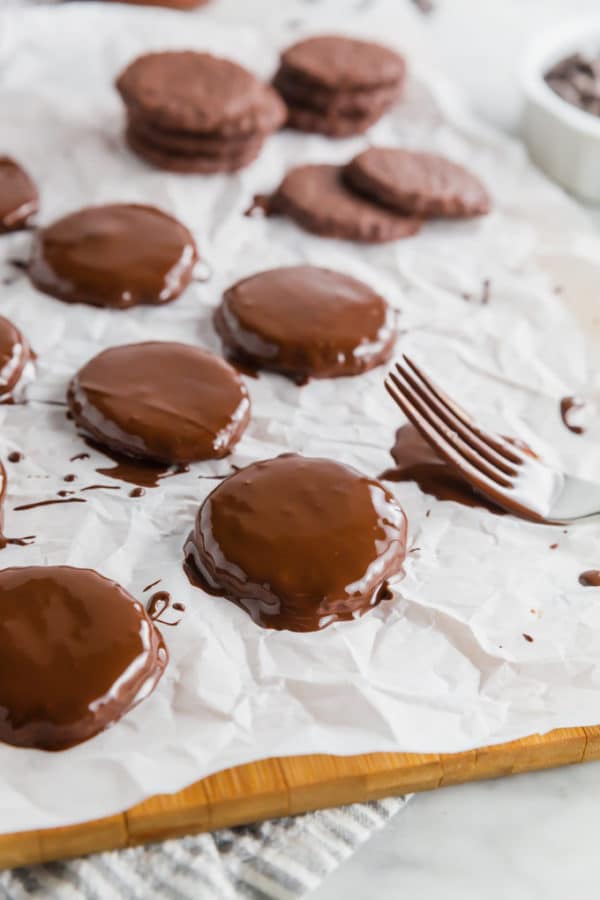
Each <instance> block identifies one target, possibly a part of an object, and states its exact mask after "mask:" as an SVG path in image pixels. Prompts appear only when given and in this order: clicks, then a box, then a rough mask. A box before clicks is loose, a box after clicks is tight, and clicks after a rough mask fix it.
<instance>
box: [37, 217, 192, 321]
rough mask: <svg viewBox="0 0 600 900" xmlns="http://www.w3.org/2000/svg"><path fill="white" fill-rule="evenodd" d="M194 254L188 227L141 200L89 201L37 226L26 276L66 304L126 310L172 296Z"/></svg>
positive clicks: (185, 280)
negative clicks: (104, 203) (103, 203)
mask: <svg viewBox="0 0 600 900" xmlns="http://www.w3.org/2000/svg"><path fill="white" fill-rule="evenodd" d="M197 259H198V254H197V250H196V245H195V243H194V238H193V237H192V235H191V234H190V232H189V231H188V229H187V228H186V227H185V226H184V225H182V224H181V222H178V221H177V219H174V218H173V217H172V216H169V215H167V214H166V213H164V212H161V210H159V209H156V208H155V207H153V206H143V205H140V204H126V203H113V204H111V205H108V206H90V207H87V208H85V209H81V210H78V211H77V212H74V213H71V214H70V215H68V216H64V218H62V219H59V220H58V221H56V222H54V223H53V224H52V225H48V226H46V228H41V229H40V230H39V231H38V232H37V233H36V235H35V239H34V243H33V250H32V256H31V261H30V264H29V276H30V278H31V280H32V282H33V283H34V285H35V286H36V287H37V288H38V289H39V290H40V291H43V292H44V293H45V294H50V295H51V296H52V297H57V298H58V299H59V300H64V301H66V302H68V303H87V304H89V305H90V306H108V307H112V308H115V309H127V308H129V307H131V306H138V305H141V304H145V305H158V304H162V303H169V302H170V301H171V300H175V299H176V297H178V296H179V295H180V294H181V292H182V291H183V290H184V289H185V288H186V287H187V286H188V284H189V282H190V280H191V277H192V270H193V267H194V263H195V262H196V260H197Z"/></svg>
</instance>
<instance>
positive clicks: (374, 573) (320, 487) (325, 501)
mask: <svg viewBox="0 0 600 900" xmlns="http://www.w3.org/2000/svg"><path fill="white" fill-rule="evenodd" d="M185 555H186V571H187V573H188V577H190V580H191V581H192V583H195V584H199V585H201V586H203V587H207V588H208V590H209V591H210V592H212V593H217V594H221V595H224V596H225V597H227V598H228V599H229V600H232V601H233V602H234V603H236V604H237V605H238V606H241V607H242V608H243V609H244V610H246V612H247V613H248V614H249V615H250V616H251V617H252V618H253V619H254V621H255V622H257V623H258V624H259V625H262V626H263V627H265V628H277V629H288V630H290V631H316V630H317V629H320V628H324V627H326V626H327V625H330V624H331V623H332V622H335V621H339V620H344V619H353V618H356V617H357V616H360V615H362V614H363V613H365V612H367V611H368V610H369V609H371V607H373V606H375V605H376V604H377V603H379V602H380V601H381V600H382V599H384V597H385V596H386V587H387V584H386V583H387V580H388V578H390V577H391V576H393V575H397V574H398V573H399V572H400V571H401V567H402V563H403V561H404V557H405V555H406V517H405V515H404V512H403V511H402V509H401V508H400V506H399V505H398V504H397V502H396V501H395V500H394V498H393V497H392V495H391V494H390V493H389V492H388V491H387V490H386V489H385V488H384V487H383V485H382V484H380V483H379V482H378V481H375V480H374V479H372V478H368V477H367V476H366V475H362V474H361V473H360V472H357V471H356V470H355V469H351V468H349V467H348V466H343V465H340V464H339V463H336V462H332V461H331V460H328V459H307V458H304V457H302V456H296V455H294V454H285V455H284V456H279V457H277V458H276V459H269V460H265V461H264V462H258V463H254V464H253V465H251V466H248V467H247V468H245V469H242V470H240V471H239V472H236V473H235V474H234V475H231V476H230V477H229V478H227V479H226V480H225V481H223V482H222V483H221V484H220V485H219V486H218V487H216V488H215V490H214V491H213V492H212V493H211V494H209V496H208V497H207V498H206V500H205V501H204V503H203V504H202V506H201V507H200V509H199V511H198V515H197V518H196V525H195V528H194V531H193V533H192V534H191V535H190V537H189V539H188V542H187V545H186V548H185Z"/></svg>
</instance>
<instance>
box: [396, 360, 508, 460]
mask: <svg viewBox="0 0 600 900" xmlns="http://www.w3.org/2000/svg"><path fill="white" fill-rule="evenodd" d="M403 359H404V361H405V362H406V364H407V365H408V366H410V368H411V369H412V370H413V372H414V373H415V375H417V376H418V377H419V378H420V380H421V381H422V382H423V384H424V385H425V386H426V388H428V389H429V391H430V392H431V394H433V395H434V396H435V397H436V398H437V400H438V401H439V402H440V403H441V404H443V406H444V407H445V408H446V410H447V411H448V412H449V413H451V414H452V415H453V416H454V417H456V418H457V419H459V420H460V421H461V422H462V424H463V425H464V426H465V427H466V428H468V430H469V431H470V432H471V433H472V434H473V435H474V436H475V437H476V438H479V440H480V441H482V442H483V443H485V444H487V445H488V446H489V447H491V448H492V449H493V450H495V451H496V452H497V453H499V454H501V455H502V456H504V457H506V459H507V460H508V461H509V462H511V463H513V464H517V465H518V464H519V463H522V462H524V456H523V454H522V453H521V452H520V451H519V450H518V449H517V448H516V447H515V446H514V445H513V444H511V443H510V441H507V440H504V439H503V438H502V437H500V436H499V435H492V434H490V433H489V432H487V431H484V430H483V429H482V428H479V427H478V426H477V425H476V424H475V423H474V422H473V420H472V419H471V417H470V416H469V415H468V414H467V413H466V412H465V411H464V409H461V407H460V406H459V405H458V404H457V403H455V402H454V401H453V400H452V399H451V398H450V397H449V396H448V395H447V394H446V393H444V391H442V390H441V388H439V387H438V385H436V384H435V383H434V382H433V381H432V380H431V378H430V377H429V376H428V375H427V374H426V373H425V372H424V371H423V369H422V368H421V367H420V366H418V365H417V364H416V362H414V360H412V359H411V358H410V357H409V356H407V355H406V354H405V353H404V354H403Z"/></svg>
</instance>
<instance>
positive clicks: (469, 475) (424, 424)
mask: <svg viewBox="0 0 600 900" xmlns="http://www.w3.org/2000/svg"><path fill="white" fill-rule="evenodd" d="M384 385H385V388H386V390H387V392H388V394H389V395H390V397H391V398H392V400H393V401H394V403H396V405H397V406H399V407H400V409H401V410H402V412H403V413H404V415H405V416H406V417H407V419H409V421H410V422H412V424H413V425H414V426H415V428H416V429H417V431H418V432H419V434H421V436H422V437H423V438H424V440H426V441H427V443H428V444H430V445H431V446H432V447H433V448H434V449H435V450H436V451H437V452H438V453H439V454H440V456H441V457H442V458H443V459H445V460H446V462H447V463H448V464H449V465H450V466H452V467H453V468H454V469H456V470H457V471H458V472H459V473H460V474H461V475H463V477H466V479H467V480H468V481H469V483H470V484H474V485H480V486H481V490H482V492H483V493H485V494H486V495H487V496H489V497H491V498H492V499H493V500H495V501H496V502H497V503H498V505H499V506H504V505H506V502H507V498H506V494H505V492H504V491H503V490H502V488H501V486H500V485H499V484H497V482H495V481H493V480H492V479H491V478H488V477H487V476H486V475H485V474H483V473H482V472H481V471H480V470H479V469H477V468H476V467H475V466H474V465H472V463H470V462H469V461H468V460H466V459H464V458H463V457H461V456H460V454H459V453H458V451H457V450H455V449H454V448H453V447H452V445H451V444H449V443H448V442H447V441H446V440H445V438H444V437H442V435H440V434H439V433H438V432H437V431H436V430H435V428H434V427H433V426H432V425H431V424H430V423H429V422H428V421H427V420H426V419H425V418H424V417H423V416H422V415H421V414H420V413H419V412H418V410H416V409H415V407H414V406H413V405H412V404H411V403H410V401H409V400H407V399H406V397H405V396H404V394H403V393H402V392H401V391H400V390H399V389H398V388H396V387H395V386H394V385H393V384H392V383H390V381H389V379H386V380H385V382H384Z"/></svg>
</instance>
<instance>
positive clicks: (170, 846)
mask: <svg viewBox="0 0 600 900" xmlns="http://www.w3.org/2000/svg"><path fill="white" fill-rule="evenodd" d="M406 802H407V798H404V797H391V798H389V799H386V800H379V801H375V802H372V803H362V804H359V803H355V804H353V805H351V806H344V807H340V808H339V809H328V810H323V811H322V812H313V813H306V814H305V815H302V816H296V817H294V818H291V817H288V818H284V819H276V820H273V821H270V822H260V823H257V824H256V825H247V826H243V827H240V828H232V829H223V830H221V831H215V832H213V833H212V834H200V835H196V836H194V837H186V838H182V839H179V840H173V841H166V842H165V843H164V844H155V845H152V846H149V847H136V848H134V849H131V850H121V851H118V852H114V853H100V854H98V855H97V856H89V857H87V858H85V859H76V860H73V861H70V862H55V863H48V864H46V865H43V866H31V867H28V868H22V869H14V870H13V871H10V872H3V873H2V874H0V897H2V898H7V900H24V898H30V897H35V898H39V900H148V898H154V897H160V898H165V900H236V898H240V897H245V898H251V900H294V898H297V897H302V896H303V895H305V894H306V893H308V892H309V891H311V890H314V888H316V887H317V885H319V884H320V882H321V881H322V880H323V878H325V876H326V875H328V874H329V873H330V872H332V871H333V870H334V869H335V868H337V866H338V865H339V864H340V863H341V862H343V861H344V860H345V859H347V858H348V857H349V856H351V855H352V853H353V852H354V850H356V848H357V847H358V846H359V845H360V844H362V843H364V841H366V840H367V838H369V837H370V836H371V835H372V834H373V832H375V831H377V830H378V829H380V828H382V827H383V826H384V825H385V824H386V822H387V821H388V820H389V819H390V818H391V817H392V816H393V815H395V814H396V813H397V812H398V811H399V810H400V809H401V808H402V807H403V806H404V805H405V804H406Z"/></svg>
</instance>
